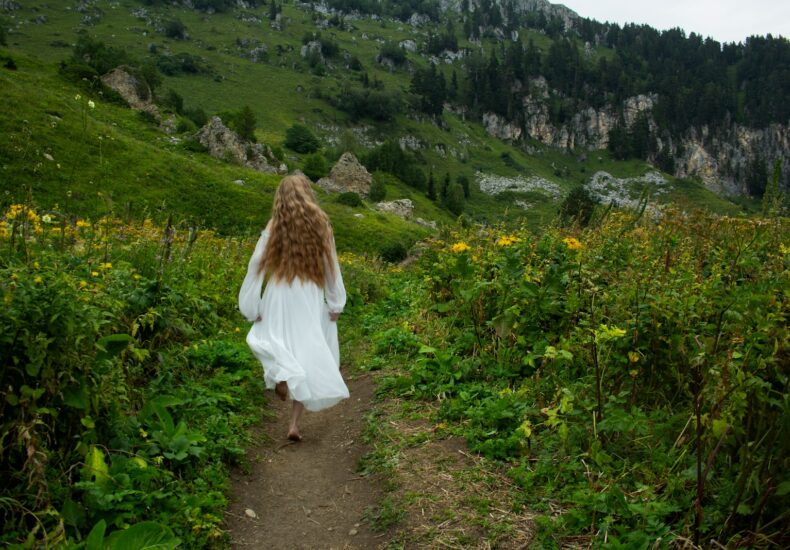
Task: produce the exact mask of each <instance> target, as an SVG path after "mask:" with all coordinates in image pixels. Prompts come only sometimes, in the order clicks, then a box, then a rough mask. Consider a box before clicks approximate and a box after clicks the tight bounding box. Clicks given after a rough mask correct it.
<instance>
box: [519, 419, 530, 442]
mask: <svg viewBox="0 0 790 550" xmlns="http://www.w3.org/2000/svg"><path fill="white" fill-rule="evenodd" d="M516 431H517V432H520V433H521V435H523V436H524V437H526V438H527V439H529V438H530V437H531V436H532V422H530V421H529V420H525V421H524V422H522V423H521V426H519V427H518V428H516Z"/></svg>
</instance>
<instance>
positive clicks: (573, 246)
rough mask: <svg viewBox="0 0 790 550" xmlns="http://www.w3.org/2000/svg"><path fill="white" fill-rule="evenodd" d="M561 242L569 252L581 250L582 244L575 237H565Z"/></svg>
mask: <svg viewBox="0 0 790 550" xmlns="http://www.w3.org/2000/svg"><path fill="white" fill-rule="evenodd" d="M562 242H564V243H565V246H567V247H568V249H569V250H581V249H582V248H583V245H582V243H580V242H579V239H577V238H576V237H565V238H564V239H562Z"/></svg>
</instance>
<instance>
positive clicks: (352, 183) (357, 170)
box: [316, 152, 373, 197]
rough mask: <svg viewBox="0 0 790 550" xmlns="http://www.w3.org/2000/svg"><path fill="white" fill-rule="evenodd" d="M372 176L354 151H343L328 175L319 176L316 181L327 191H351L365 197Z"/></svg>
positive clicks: (368, 191)
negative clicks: (324, 176)
mask: <svg viewBox="0 0 790 550" xmlns="http://www.w3.org/2000/svg"><path fill="white" fill-rule="evenodd" d="M372 182H373V176H371V175H370V172H368V171H367V169H366V168H365V167H364V166H362V164H361V163H360V162H359V160H357V157H355V156H354V153H350V152H347V153H343V154H342V155H341V156H340V158H339V159H338V161H337V163H336V164H335V165H334V166H333V167H332V170H331V171H330V172H329V177H326V178H321V179H320V180H318V181H317V182H316V183H317V185H318V186H319V187H322V188H323V189H326V190H327V191H336V192H338V193H347V192H353V193H357V194H358V195H359V196H360V197H367V196H368V193H370V184H371V183H372Z"/></svg>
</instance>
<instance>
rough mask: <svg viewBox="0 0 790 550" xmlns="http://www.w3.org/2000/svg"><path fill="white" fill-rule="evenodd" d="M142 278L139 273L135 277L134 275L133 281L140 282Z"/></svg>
mask: <svg viewBox="0 0 790 550" xmlns="http://www.w3.org/2000/svg"><path fill="white" fill-rule="evenodd" d="M142 278H143V277H142V276H141V275H140V274H139V273H135V274H134V275H132V279H134V280H135V281H139V280H140V279H142Z"/></svg>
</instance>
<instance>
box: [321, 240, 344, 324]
mask: <svg viewBox="0 0 790 550" xmlns="http://www.w3.org/2000/svg"><path fill="white" fill-rule="evenodd" d="M332 267H333V268H334V269H331V268H332ZM324 273H326V285H325V286H324V296H325V297H326V304H327V305H328V306H329V311H330V312H332V313H341V312H342V311H343V308H344V307H345V305H346V288H345V287H344V286H343V275H342V274H341V273H340V263H339V262H338V261H337V250H336V249H335V239H334V237H333V238H332V250H331V254H330V257H329V258H324Z"/></svg>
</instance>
